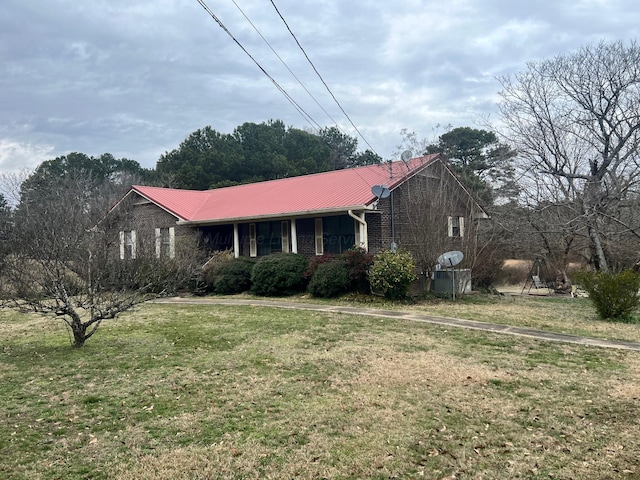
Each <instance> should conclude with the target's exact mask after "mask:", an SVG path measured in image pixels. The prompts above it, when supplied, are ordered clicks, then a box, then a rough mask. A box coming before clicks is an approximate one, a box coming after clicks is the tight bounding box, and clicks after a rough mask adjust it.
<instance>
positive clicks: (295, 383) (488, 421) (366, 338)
mask: <svg viewBox="0 0 640 480" xmlns="http://www.w3.org/2000/svg"><path fill="white" fill-rule="evenodd" d="M17 321H19V322H26V323H27V324H28V323H29V319H28V318H21V319H17ZM37 324H38V323H37V322H36V325H37ZM4 339H5V340H4V344H3V345H4V346H5V347H6V350H4V351H3V353H2V356H0V367H1V368H0V394H2V398H3V400H4V402H3V405H2V407H1V409H2V410H1V411H0V414H1V415H2V418H3V419H4V420H5V422H0V454H2V455H3V459H4V462H3V463H2V464H0V477H1V478H7V479H23V478H30V479H58V478H65V479H66V478H69V479H76V478H77V479H85V478H92V479H107V478H108V479H111V478H116V479H120V480H133V479H170V478H171V479H173V478H185V479H194V480H196V479H199V480H201V479H218V478H220V479H241V478H242V479H261V478H273V479H280V478H296V479H319V478H342V479H362V478H374V479H389V478H447V477H448V478H453V477H452V476H454V475H455V478H458V479H463V478H466V479H476V478H477V479H479V478H485V479H489V478H510V477H520V478H532V477H536V476H540V477H544V478H560V479H562V478H564V479H588V478H616V479H617V478H632V477H633V476H634V475H640V468H639V467H638V460H637V459H638V458H640V443H639V440H638V439H640V405H639V404H638V401H637V398H636V397H635V395H636V394H637V389H634V388H633V387H631V386H633V385H639V384H640V369H639V368H638V367H639V366H640V355H638V354H637V353H634V352H617V351H610V350H601V349H595V348H586V347H580V346H573V345H560V344H551V343H545V342H538V341H535V340H531V339H524V338H512V337H506V336H500V335H496V334H489V333H483V332H471V331H465V330H460V329H455V330H448V331H447V330H446V329H443V328H439V327H435V326H433V325H426V324H420V323H413V322H407V321H404V320H387V319H380V318H368V317H363V316H352V315H342V314H335V313H334V314H323V313H319V312H303V311H289V310H278V309H272V308H256V307H222V306H191V307H190V306H171V305H146V306H143V307H141V308H140V309H139V310H137V311H136V312H134V313H132V314H131V315H128V316H127V317H125V318H124V319H123V321H118V322H115V323H112V324H110V325H109V326H108V327H107V328H105V329H104V330H103V331H101V332H98V335H97V336H96V337H95V338H94V339H92V341H91V342H90V343H88V344H87V345H86V347H85V349H82V350H74V349H71V348H70V347H68V344H67V343H66V338H65V337H64V336H58V337H55V336H54V337H47V341H46V342H43V341H42V338H41V337H40V336H39V333H38V330H37V329H34V330H29V329H26V330H25V331H20V333H17V332H16V331H11V333H9V334H7V335H6V336H5V337H4ZM5 367H6V368H5ZM629 472H631V473H629Z"/></svg>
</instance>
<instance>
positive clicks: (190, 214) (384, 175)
mask: <svg viewBox="0 0 640 480" xmlns="http://www.w3.org/2000/svg"><path fill="white" fill-rule="evenodd" d="M437 158H438V154H431V155H425V156H421V157H416V158H413V159H411V160H409V161H407V162H403V161H395V162H382V163H378V164H372V165H364V166H361V167H353V168H345V169H341V170H331V171H327V172H318V173H313V174H308V175H298V176H295V177H286V178H279V179H275V180H267V181H263V182H256V183H246V184H241V185H234V186H230V187H222V188H217V189H211V190H185V189H176V188H165V187H148V186H141V185H134V186H133V187H132V189H133V190H135V191H136V192H137V193H138V194H140V195H142V196H143V197H144V198H146V199H147V200H149V201H151V202H153V203H155V204H157V205H158V206H160V207H161V208H163V209H164V210H166V211H167V212H169V213H171V214H172V215H174V216H176V217H177V218H178V219H179V220H180V221H185V222H196V223H200V222H203V223H206V222H213V223H217V222H223V221H225V220H228V219H234V220H241V219H251V218H254V219H255V218H260V217H278V216H282V217H286V216H287V215H295V214H309V213H312V212H322V211H324V212H329V211H336V210H339V209H342V208H349V209H351V208H367V207H368V206H369V205H370V204H371V203H373V202H374V201H375V200H376V197H375V195H374V194H373V193H372V192H371V187H373V186H374V185H381V184H383V185H385V186H386V187H387V188H389V189H394V188H395V187H397V186H398V185H400V184H401V183H403V182H404V181H406V180H407V179H408V178H410V177H411V176H413V175H415V174H416V173H417V172H418V171H420V170H421V169H422V167H425V166H427V165H429V164H431V163H432V162H433V161H434V160H435V159H437Z"/></svg>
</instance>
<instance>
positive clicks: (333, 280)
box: [309, 259, 351, 298]
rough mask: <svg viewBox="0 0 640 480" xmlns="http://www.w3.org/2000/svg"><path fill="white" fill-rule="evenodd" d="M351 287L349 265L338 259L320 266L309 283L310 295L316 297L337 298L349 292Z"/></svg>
mask: <svg viewBox="0 0 640 480" xmlns="http://www.w3.org/2000/svg"><path fill="white" fill-rule="evenodd" d="M350 286H351V279H350V278H349V271H348V268H347V264H346V263H345V262H344V261H343V260H341V259H338V260H333V261H331V262H325V263H321V264H319V265H318V267H317V268H316V272H315V273H314V274H313V277H312V278H311V282H309V293H311V295H313V296H314V297H324V298H330V297H337V296H338V295H340V294H343V293H346V292H348V291H349V289H350Z"/></svg>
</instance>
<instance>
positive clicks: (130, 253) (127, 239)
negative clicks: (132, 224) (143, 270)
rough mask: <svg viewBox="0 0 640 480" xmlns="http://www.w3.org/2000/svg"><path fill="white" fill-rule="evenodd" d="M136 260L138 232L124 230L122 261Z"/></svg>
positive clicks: (121, 243) (122, 232) (121, 246)
mask: <svg viewBox="0 0 640 480" xmlns="http://www.w3.org/2000/svg"><path fill="white" fill-rule="evenodd" d="M133 258H136V231H135V230H124V231H121V232H120V259H121V260H129V259H133Z"/></svg>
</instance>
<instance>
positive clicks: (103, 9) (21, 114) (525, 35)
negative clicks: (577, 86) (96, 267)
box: [0, 0, 640, 172]
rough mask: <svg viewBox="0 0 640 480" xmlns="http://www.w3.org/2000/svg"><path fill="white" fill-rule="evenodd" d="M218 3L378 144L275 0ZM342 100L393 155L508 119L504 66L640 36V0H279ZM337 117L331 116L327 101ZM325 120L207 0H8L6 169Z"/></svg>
mask: <svg viewBox="0 0 640 480" xmlns="http://www.w3.org/2000/svg"><path fill="white" fill-rule="evenodd" d="M235 3H236V4H237V5H238V6H239V7H240V8H241V9H242V11H244V13H245V14H246V16H247V17H249V19H250V20H251V21H252V22H253V24H254V25H255V27H256V28H257V29H258V30H259V32H260V33H261V34H262V35H263V36H264V37H265V38H266V39H267V40H268V41H269V43H270V44H271V46H272V47H273V48H274V49H275V50H276V51H277V53H278V54H279V56H280V57H281V58H282V59H283V60H284V61H285V62H286V64H287V65H288V67H289V68H290V69H291V70H292V71H293V72H294V73H295V75H296V76H297V77H298V78H299V79H300V80H301V82H302V84H303V85H304V87H305V88H306V89H307V90H309V92H311V94H313V96H314V97H315V98H316V100H317V101H318V103H320V105H321V106H322V108H320V107H319V106H318V105H317V104H316V103H315V101H314V100H313V99H312V98H311V97H310V96H309V95H308V94H307V92H306V91H305V89H304V88H303V87H302V86H301V85H300V84H299V83H298V82H297V81H296V79H295V78H294V77H293V76H292V75H291V73H289V71H288V70H287V69H286V68H285V67H284V66H283V65H282V63H281V62H280V60H278V58H277V57H276V56H275V55H274V54H273V52H272V51H271V50H270V49H269V47H268V46H267V45H266V44H265V43H264V41H263V40H262V39H261V38H260V36H259V35H258V33H256V31H255V30H254V29H253V27H252V26H251V24H250V23H249V22H248V21H247V19H246V18H245V17H244V16H243V14H242V13H241V11H240V10H239V9H238V7H237V6H236V4H234V0H207V4H208V6H209V8H210V9H211V11H212V12H213V13H214V14H215V15H216V16H217V17H218V18H219V19H220V20H221V21H222V23H223V24H224V25H225V26H226V28H227V29H228V30H229V31H230V32H231V34H232V35H233V36H234V37H235V38H236V39H237V40H238V41H239V42H240V43H241V44H242V45H243V46H244V47H245V48H246V49H247V50H248V51H249V53H250V54H251V55H252V56H253V57H254V58H255V59H256V60H257V61H258V63H259V64H260V65H261V66H262V68H264V70H266V71H267V72H268V73H269V74H270V75H271V76H272V77H273V78H274V79H275V80H276V81H277V82H278V83H279V84H280V85H281V87H282V88H283V89H284V90H286V92H288V94H289V95H290V96H291V97H292V98H293V99H294V100H295V101H296V102H297V103H298V104H299V105H300V106H301V107H302V108H303V109H304V111H305V112H307V113H308V115H309V116H310V117H311V118H312V119H313V120H312V122H316V123H317V124H319V125H321V126H323V127H324V126H332V125H335V124H336V123H335V122H337V124H338V125H339V126H340V128H341V129H342V130H343V131H344V132H345V133H347V134H349V135H352V136H356V137H358V141H359V144H358V145H359V149H360V150H364V149H366V148H369V147H368V145H367V144H366V143H365V141H364V140H363V139H362V138H360V136H359V135H358V134H357V132H356V130H354V128H353V127H352V126H351V124H350V122H349V120H348V119H347V118H346V117H345V115H344V114H343V113H342V112H341V110H340V108H339V107H338V105H336V103H335V102H334V100H333V99H332V98H331V96H330V95H329V93H328V92H327V90H326V89H325V87H324V85H323V84H322V83H321V81H320V80H319V79H318V77H317V76H316V74H315V73H314V71H313V69H312V67H311V66H310V65H309V63H308V62H307V60H306V59H305V58H304V56H303V54H302V52H301V51H300V50H299V48H298V46H297V45H296V43H295V40H294V39H293V37H292V36H291V35H290V34H289V32H288V31H287V29H286V27H285V25H284V23H283V22H282V20H281V19H280V17H279V16H278V15H277V13H276V11H275V9H274V7H273V5H272V3H271V1H270V0H235ZM274 3H275V5H276V6H277V7H278V9H279V11H280V13H281V14H282V16H283V17H284V19H285V20H286V21H287V23H288V25H289V27H290V28H291V30H292V31H293V33H294V34H295V35H296V37H297V39H298V41H299V42H300V44H301V45H302V47H303V48H304V49H305V51H306V52H307V54H308V56H309V58H310V59H311V61H312V62H313V64H314V65H315V67H316V68H317V70H318V71H319V72H320V74H321V75H322V77H323V78H324V80H325V81H326V83H327V85H328V86H329V88H330V89H331V91H332V92H333V94H334V95H335V97H336V99H337V100H338V101H339V102H340V105H341V106H342V108H343V109H344V110H345V112H346V113H347V114H348V115H349V117H350V118H351V120H352V121H353V123H354V124H355V125H356V127H357V128H358V129H359V130H360V132H361V133H362V134H363V136H364V137H365V138H366V140H367V141H368V142H369V144H370V145H371V146H372V147H373V149H374V150H375V151H376V152H377V153H378V154H379V155H381V156H382V157H383V158H385V159H388V158H390V157H391V156H392V155H393V154H394V152H395V151H396V149H397V146H398V145H399V144H400V142H401V139H402V137H401V134H400V132H401V130H402V129H408V130H409V131H413V132H415V133H416V134H417V136H418V138H421V139H422V138H428V139H434V138H435V136H437V134H438V133H443V132H442V130H441V128H442V127H440V129H439V128H438V125H441V126H444V125H449V124H450V125H452V126H454V127H461V126H470V127H474V128H482V127H484V126H485V123H484V122H485V119H486V118H487V117H489V118H490V120H491V121H497V120H498V118H497V108H496V101H497V93H498V91H499V90H500V83H499V82H498V81H497V79H496V77H497V76H500V75H505V74H510V73H515V72H518V71H521V70H523V69H524V68H525V65H526V63H527V62H529V61H536V60H542V59H547V58H552V57H554V56H556V55H557V54H560V53H568V52H571V51H572V50H575V49H576V48H578V47H580V46H584V45H587V44H593V43H597V42H599V41H601V40H604V41H616V40H623V41H628V40H631V39H636V38H637V37H638V36H639V35H638V26H639V25H640V3H639V2H637V0H535V1H534V0H446V1H445V0H437V1H435V0H393V1H386V0H358V1H353V0H315V1H306V0H274ZM323 109H324V110H326V112H327V113H328V114H329V115H327V113H325V111H323ZM269 119H281V120H283V121H284V122H285V124H286V125H287V126H293V127H297V128H304V129H308V130H310V129H312V128H315V125H313V123H309V122H308V121H307V120H305V118H304V117H303V116H302V115H301V114H300V113H299V112H298V111H297V110H296V109H295V108H294V107H293V106H292V105H291V103H289V102H288V101H287V99H286V98H285V97H284V96H283V95H282V93H281V92H279V91H278V89H277V88H276V87H275V86H274V85H273V83H272V82H271V81H270V80H269V79H268V78H267V77H266V76H265V75H264V73H263V72H262V71H261V70H260V69H259V68H258V67H257V66H256V65H255V64H254V63H253V61H252V60H251V59H250V58H249V57H248V56H247V55H246V54H245V53H244V52H243V51H242V50H241V49H240V47H239V46H238V45H237V44H236V43H235V42H234V41H233V40H232V39H231V38H230V37H229V35H228V34H227V33H225V31H224V30H223V29H222V28H221V27H220V26H219V25H218V24H217V23H216V22H215V21H214V20H213V19H212V18H211V17H210V16H209V14H208V13H207V12H206V11H205V10H204V9H203V7H202V6H201V5H200V4H199V3H198V2H197V0H149V1H142V0H90V1H78V0H73V1H70V0H46V1H45V0H4V1H3V3H2V14H1V15H0V172H1V171H5V172H6V171H15V170H18V169H21V168H31V167H35V166H37V165H38V164H39V163H40V162H42V161H43V160H47V159H51V158H55V157H56V156H59V155H65V154H67V153H69V152H73V151H76V152H83V153H86V154H88V155H95V156H97V155H100V154H101V153H105V152H109V153H112V154H113V155H115V156H116V157H117V158H121V157H127V158H130V159H133V160H137V161H138V162H140V164H142V165H143V166H145V167H154V166H155V164H156V161H157V160H158V157H159V156H160V155H161V154H162V153H164V152H165V151H170V150H172V149H174V148H177V147H178V145H179V144H180V142H181V141H182V140H184V139H185V138H186V137H187V136H188V135H189V134H190V133H191V132H193V131H194V130H196V129H198V128H202V127H205V126H207V125H210V126H211V127H212V128H214V129H215V130H217V131H219V132H222V133H231V132H232V131H233V129H234V128H235V127H236V126H238V125H240V124H242V123H244V122H256V123H259V122H263V121H268V120H269Z"/></svg>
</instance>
